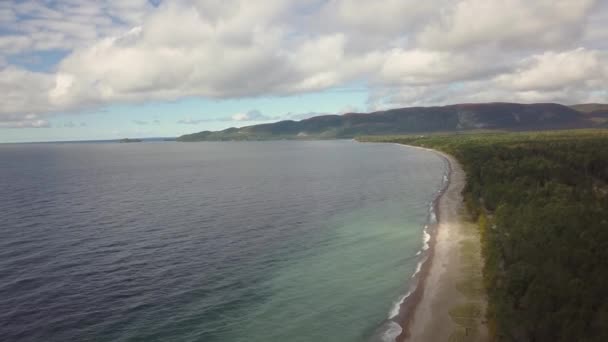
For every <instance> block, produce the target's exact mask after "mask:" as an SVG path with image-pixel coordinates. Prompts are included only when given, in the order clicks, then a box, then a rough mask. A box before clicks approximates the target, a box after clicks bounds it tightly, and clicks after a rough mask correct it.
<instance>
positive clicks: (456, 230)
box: [397, 150, 487, 342]
mask: <svg viewBox="0 0 608 342" xmlns="http://www.w3.org/2000/svg"><path fill="white" fill-rule="evenodd" d="M429 151H432V152H433V153H437V154H439V155H441V156H442V157H443V158H446V160H447V161H448V162H449V165H450V167H451V172H450V175H449V184H448V186H447V188H446V189H445V191H444V192H443V194H441V196H440V198H439V201H438V203H437V205H436V210H437V215H438V225H437V227H436V229H435V231H434V232H433V234H432V238H431V241H430V253H431V254H430V256H429V260H428V261H427V263H426V264H425V267H424V269H423V274H422V278H421V282H422V283H421V284H420V285H419V286H420V289H419V290H420V291H418V294H417V296H416V297H417V298H412V302H411V303H409V305H408V306H409V308H408V310H407V312H410V314H409V315H408V317H404V318H403V321H402V322H400V325H401V326H402V327H403V328H404V329H403V333H402V334H401V335H400V336H399V337H398V339H397V340H398V341H415V342H436V341H437V342H438V341H486V340H487V329H486V327H485V323H484V316H485V307H486V299H485V294H484V291H483V290H482V278H481V267H482V260H481V254H480V241H479V232H478V230H477V226H476V225H475V224H473V223H472V222H469V221H468V220H467V219H466V214H465V212H464V204H463V201H462V195H461V192H462V189H463V187H464V184H465V174H464V172H463V170H462V167H461V166H460V164H459V163H458V162H457V161H456V160H455V159H454V158H453V157H451V156H449V155H446V154H444V153H441V152H438V151H434V150H429Z"/></svg>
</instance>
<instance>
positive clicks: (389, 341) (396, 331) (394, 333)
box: [382, 322, 403, 342]
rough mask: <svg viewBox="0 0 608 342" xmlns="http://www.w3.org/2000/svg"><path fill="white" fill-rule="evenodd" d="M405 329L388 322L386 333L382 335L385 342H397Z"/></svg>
mask: <svg viewBox="0 0 608 342" xmlns="http://www.w3.org/2000/svg"><path fill="white" fill-rule="evenodd" d="M402 331H403V329H402V328H401V326H400V325H399V324H397V323H395V322H388V324H387V327H386V331H384V333H383V334H382V341H383V342H395V341H396V340H397V337H399V335H401V332H402Z"/></svg>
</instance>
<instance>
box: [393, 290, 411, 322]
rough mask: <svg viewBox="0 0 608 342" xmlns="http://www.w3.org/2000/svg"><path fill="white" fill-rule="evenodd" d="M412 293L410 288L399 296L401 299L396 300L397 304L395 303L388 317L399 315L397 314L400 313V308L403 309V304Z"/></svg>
mask: <svg viewBox="0 0 608 342" xmlns="http://www.w3.org/2000/svg"><path fill="white" fill-rule="evenodd" d="M411 294H412V291H411V290H410V291H408V292H407V293H406V294H404V295H403V296H401V297H399V300H398V301H396V302H395V304H393V307H392V308H391V311H390V312H389V313H388V319H393V318H395V317H397V315H398V314H399V310H400V309H401V305H402V304H403V302H404V301H405V300H406V299H407V297H409V296H410V295H411Z"/></svg>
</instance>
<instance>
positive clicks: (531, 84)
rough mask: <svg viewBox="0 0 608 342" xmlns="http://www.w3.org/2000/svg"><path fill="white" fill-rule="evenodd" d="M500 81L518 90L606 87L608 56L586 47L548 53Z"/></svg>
mask: <svg viewBox="0 0 608 342" xmlns="http://www.w3.org/2000/svg"><path fill="white" fill-rule="evenodd" d="M496 82H497V83H498V85H499V86H502V87H505V88H508V89H513V90H518V91H534V90H537V91H543V90H547V91H555V90H558V89H563V88H565V87H581V86H589V87H590V88H593V87H605V86H607V85H608V54H607V53H605V52H598V51H592V50H587V49H584V48H578V49H575V50H570V51H564V52H545V53H543V54H540V55H534V56H531V57H530V58H527V59H525V60H524V61H522V63H521V65H520V67H519V68H518V69H517V70H516V71H515V72H513V73H511V74H505V75H500V76H498V77H497V78H496Z"/></svg>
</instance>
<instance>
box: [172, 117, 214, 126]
mask: <svg viewBox="0 0 608 342" xmlns="http://www.w3.org/2000/svg"><path fill="white" fill-rule="evenodd" d="M209 121H211V120H207V119H196V120H195V119H192V118H188V119H182V120H179V121H177V123H178V124H182V125H198V124H201V123H203V122H209Z"/></svg>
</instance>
